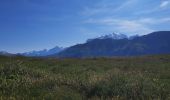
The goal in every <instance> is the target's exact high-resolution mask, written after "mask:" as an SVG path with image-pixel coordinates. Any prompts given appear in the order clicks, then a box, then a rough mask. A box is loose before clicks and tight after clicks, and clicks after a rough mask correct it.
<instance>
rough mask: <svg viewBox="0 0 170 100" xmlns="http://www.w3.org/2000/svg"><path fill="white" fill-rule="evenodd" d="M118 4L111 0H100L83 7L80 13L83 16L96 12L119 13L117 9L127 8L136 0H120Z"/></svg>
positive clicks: (136, 0) (95, 13)
mask: <svg viewBox="0 0 170 100" xmlns="http://www.w3.org/2000/svg"><path fill="white" fill-rule="evenodd" d="M120 2H121V3H120V4H119V5H116V3H115V2H113V0H102V1H101V2H98V3H97V4H95V5H93V7H84V10H83V11H82V13H81V14H83V15H85V16H92V15H97V14H115V13H119V11H123V10H127V9H128V8H129V7H132V6H133V4H136V3H137V2H138V0H126V1H123V2H122V1H120Z"/></svg>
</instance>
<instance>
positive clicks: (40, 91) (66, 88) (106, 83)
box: [0, 55, 170, 100]
mask: <svg viewBox="0 0 170 100" xmlns="http://www.w3.org/2000/svg"><path fill="white" fill-rule="evenodd" d="M0 100H170V55H157V56H142V57H128V58H125V57H115V58H86V59H54V58H31V57H30V58H27V57H19V56H18V57H5V56H0Z"/></svg>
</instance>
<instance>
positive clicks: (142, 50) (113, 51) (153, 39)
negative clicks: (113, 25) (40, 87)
mask: <svg viewBox="0 0 170 100" xmlns="http://www.w3.org/2000/svg"><path fill="white" fill-rule="evenodd" d="M154 54H170V31H158V32H153V33H150V34H147V35H143V36H138V35H135V36H131V37H128V36H126V35H124V34H116V33H113V34H108V35H104V36H100V37H97V38H94V39H88V40H87V41H86V42H85V43H83V44H77V45H73V46H71V47H68V48H62V47H58V46H56V47H54V48H52V49H49V50H47V49H44V50H40V51H31V52H25V53H18V54H16V55H23V56H29V57H32V56H33V57H58V58H83V57H113V56H139V55H154ZM0 55H5V56H11V55H14V54H10V53H8V52H4V51H2V52H0Z"/></svg>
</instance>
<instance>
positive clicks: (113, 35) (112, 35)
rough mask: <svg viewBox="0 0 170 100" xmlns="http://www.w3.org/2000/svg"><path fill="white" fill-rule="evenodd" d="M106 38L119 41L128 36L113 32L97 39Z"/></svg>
mask: <svg viewBox="0 0 170 100" xmlns="http://www.w3.org/2000/svg"><path fill="white" fill-rule="evenodd" d="M107 38H111V39H115V40H119V39H127V38H128V36H127V35H125V34H122V33H115V32H113V33H112V34H107V35H104V36H101V37H99V39H107Z"/></svg>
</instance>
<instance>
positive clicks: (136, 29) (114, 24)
mask: <svg viewBox="0 0 170 100" xmlns="http://www.w3.org/2000/svg"><path fill="white" fill-rule="evenodd" d="M148 22H150V20H149V19H145V20H142V19H141V20H124V19H113V18H105V19H89V20H87V21H85V23H89V24H97V25H101V26H103V27H105V30H112V31H116V32H121V33H127V34H129V35H134V34H139V35H144V34H147V33H150V32H152V31H154V30H153V29H151V28H149V26H148V25H147V24H146V23H148ZM108 28H109V29H108Z"/></svg>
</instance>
